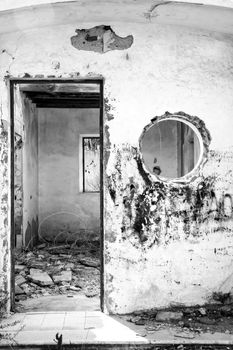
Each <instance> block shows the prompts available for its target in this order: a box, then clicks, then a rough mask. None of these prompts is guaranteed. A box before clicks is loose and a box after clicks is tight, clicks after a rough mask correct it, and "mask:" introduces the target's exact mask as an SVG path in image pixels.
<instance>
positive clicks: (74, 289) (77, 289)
mask: <svg viewBox="0 0 233 350" xmlns="http://www.w3.org/2000/svg"><path fill="white" fill-rule="evenodd" d="M69 288H70V290H73V291H76V292H78V291H80V289H81V287H75V286H70V287H69Z"/></svg>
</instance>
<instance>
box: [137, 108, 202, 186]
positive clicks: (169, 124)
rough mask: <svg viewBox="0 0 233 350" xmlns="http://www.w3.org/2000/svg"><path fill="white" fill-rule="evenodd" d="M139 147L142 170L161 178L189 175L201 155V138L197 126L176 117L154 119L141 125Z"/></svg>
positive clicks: (200, 158) (197, 163)
mask: <svg viewBox="0 0 233 350" xmlns="http://www.w3.org/2000/svg"><path fill="white" fill-rule="evenodd" d="M140 150H141V154H142V158H143V163H144V166H145V168H146V170H147V171H148V172H149V173H150V174H151V175H153V176H155V177H159V178H160V179H162V180H163V179H164V180H178V179H180V178H183V177H184V176H186V175H190V174H191V173H193V172H194V170H195V169H197V167H198V166H199V165H200V163H201V161H202V158H203V152H204V147H203V139H202V135H201V133H200V132H199V130H198V128H197V127H196V126H195V125H194V124H192V123H191V122H189V121H187V120H184V119H182V118H181V117H180V116H175V115H169V116H168V117H166V118H161V119H159V118H158V119H157V118H156V119H155V120H152V122H151V123H150V124H149V125H147V126H146V127H145V128H144V131H143V133H142V135H141V137H140Z"/></svg>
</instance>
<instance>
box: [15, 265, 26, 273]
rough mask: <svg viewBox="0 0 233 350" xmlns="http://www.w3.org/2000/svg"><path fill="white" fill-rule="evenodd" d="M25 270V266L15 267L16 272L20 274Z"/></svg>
mask: <svg viewBox="0 0 233 350" xmlns="http://www.w3.org/2000/svg"><path fill="white" fill-rule="evenodd" d="M25 268H26V266H25V265H15V272H16V273H17V272H18V273H19V272H21V271H23V270H24V269H25Z"/></svg>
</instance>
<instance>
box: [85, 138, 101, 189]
mask: <svg viewBox="0 0 233 350" xmlns="http://www.w3.org/2000/svg"><path fill="white" fill-rule="evenodd" d="M81 138H82V188H83V192H99V191H100V138H99V136H98V137H97V136H89V135H88V136H87V135H85V136H84V135H82V136H81Z"/></svg>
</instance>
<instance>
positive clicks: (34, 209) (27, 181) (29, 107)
mask: <svg viewBox="0 0 233 350" xmlns="http://www.w3.org/2000/svg"><path fill="white" fill-rule="evenodd" d="M23 117H24V139H23V244H24V246H25V247H26V248H32V247H33V246H34V245H35V244H36V243H37V242H38V111H37V108H36V106H35V105H34V104H33V103H31V101H30V100H29V99H28V98H24V99H23Z"/></svg>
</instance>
